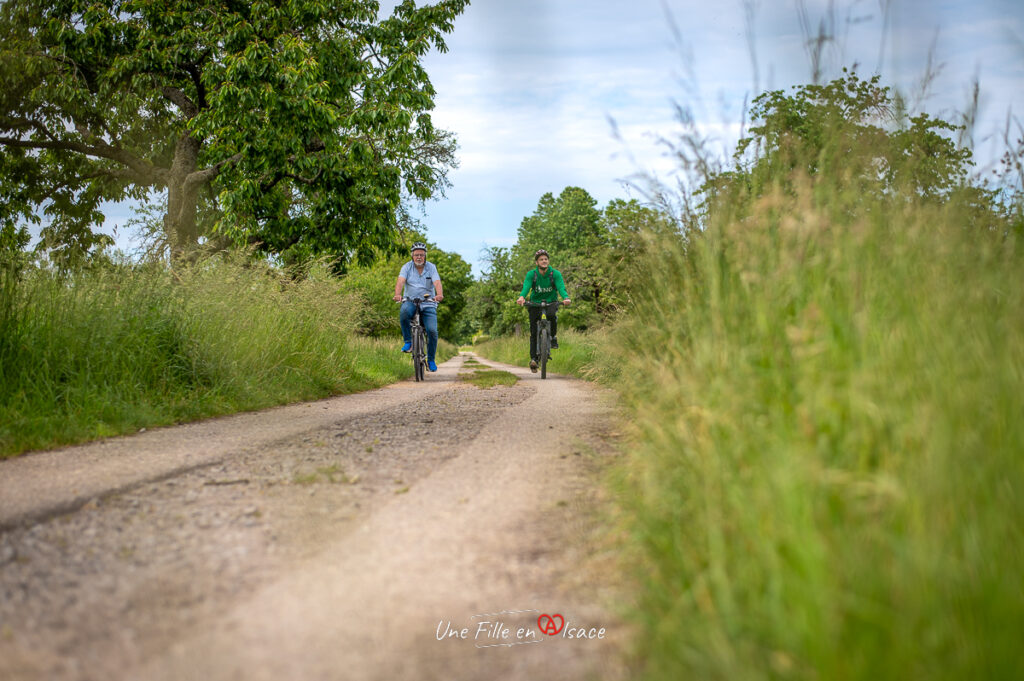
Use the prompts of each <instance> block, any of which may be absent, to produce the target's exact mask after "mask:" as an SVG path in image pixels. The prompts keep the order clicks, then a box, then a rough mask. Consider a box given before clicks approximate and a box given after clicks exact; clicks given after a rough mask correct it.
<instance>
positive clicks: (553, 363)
mask: <svg viewBox="0 0 1024 681" xmlns="http://www.w3.org/2000/svg"><path fill="white" fill-rule="evenodd" d="M607 340H608V335H607V333H605V332H593V333H580V332H577V331H573V330H572V329H562V330H560V331H559V333H558V349H557V350H553V351H552V352H551V359H550V360H549V361H548V371H551V372H554V373H559V374H572V375H573V376H579V377H581V378H591V379H593V378H598V377H607V376H608V375H609V374H610V373H611V372H612V363H611V362H610V361H607V360H608V357H607V356H605V357H604V358H601V359H602V361H600V362H598V361H595V358H598V355H599V352H598V351H599V348H601V347H602V346H603V343H605V342H607ZM472 350H473V352H476V353H477V354H479V355H480V356H481V357H486V358H488V359H493V360H495V361H497V362H504V363H506V364H514V365H516V366H521V367H525V366H529V365H530V337H529V336H522V337H515V336H500V337H497V338H492V339H491V340H488V341H485V342H483V343H479V344H477V345H474V346H473V348H472Z"/></svg>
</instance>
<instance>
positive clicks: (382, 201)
mask: <svg viewBox="0 0 1024 681" xmlns="http://www.w3.org/2000/svg"><path fill="white" fill-rule="evenodd" d="M467 4H468V0H439V1H438V2H437V3H435V4H433V5H427V6H423V7H420V8H417V7H416V4H415V3H414V2H413V0H405V1H404V2H402V3H400V4H399V5H398V7H396V8H395V10H394V13H393V15H392V16H391V17H389V18H387V19H384V20H378V18H377V11H378V3H377V2H376V1H375V0H342V1H340V2H333V3H323V2H318V1H317V0H296V1H294V2H289V3H284V4H280V3H269V4H268V3H265V2H257V3H255V4H249V3H229V4H223V3H211V2H210V1H209V0H185V1H184V2H178V3H174V4H173V5H172V4H168V3H167V2H164V1H163V0H97V1H96V2H90V3H82V2H77V1H69V2H57V3H53V2H43V1H42V0H9V1H8V2H5V3H3V5H2V6H0V44H2V46H3V47H2V49H0V177H2V178H3V183H2V184H0V221H7V220H11V219H15V218H22V219H28V220H33V221H38V220H39V212H40V211H42V212H43V213H45V214H47V215H48V216H49V217H50V218H51V220H50V221H49V222H48V224H47V225H46V226H45V227H44V229H43V243H44V245H45V246H47V247H53V248H58V249H64V250H66V251H67V252H68V253H67V254H66V255H65V256H62V257H64V258H65V259H68V260H73V259H74V258H73V255H72V254H73V253H81V252H83V251H90V250H95V248H96V247H98V246H102V245H103V244H102V243H101V237H98V236H95V235H93V234H92V232H91V230H90V225H94V224H96V223H98V222H100V221H101V220H102V215H101V213H100V210H99V206H100V202H102V201H105V200H122V199H142V198H145V197H146V196H148V195H150V193H151V192H154V191H156V192H159V191H162V190H164V189H166V190H167V192H168V194H167V209H166V215H165V218H164V225H163V226H164V229H165V231H166V237H167V239H168V241H169V242H170V243H171V245H172V246H173V247H174V249H175V250H176V251H183V250H187V249H190V248H194V247H195V245H196V244H197V243H198V242H199V239H200V237H201V236H206V237H210V236H212V235H214V234H221V235H227V236H229V237H231V238H232V239H235V240H237V241H240V242H243V243H258V244H259V245H260V247H261V248H262V249H264V250H266V251H269V252H273V253H284V252H287V251H289V250H292V249H294V250H297V251H298V252H300V253H302V254H308V253H314V254H315V253H330V254H333V255H335V256H336V257H339V258H342V259H348V258H350V257H356V258H359V259H362V260H364V261H366V260H367V259H368V258H369V257H371V256H372V254H373V253H374V252H375V251H376V250H377V249H380V248H386V247H388V246H390V245H391V244H392V242H393V241H394V239H395V236H396V233H395V213H396V210H397V209H398V207H399V204H400V201H401V200H402V196H403V194H404V195H407V196H411V197H413V198H416V199H425V198H428V197H430V196H432V195H434V194H435V193H436V192H438V191H440V190H442V189H443V188H444V186H445V184H446V181H447V180H446V172H447V169H448V168H449V167H451V165H452V164H453V163H454V156H453V153H454V140H453V138H452V137H451V135H450V134H449V133H447V132H445V131H442V130H438V129H436V128H435V127H434V126H433V123H432V120H431V117H430V110H431V109H432V108H433V98H434V94H435V92H434V89H433V87H432V85H431V83H430V80H429V78H428V76H427V73H426V71H425V70H424V68H423V65H422V58H423V57H424V55H426V54H427V52H428V51H429V50H430V49H432V48H437V49H440V50H442V51H443V50H444V49H445V46H444V41H443V35H444V34H445V33H447V32H449V31H451V30H452V26H453V21H454V19H455V17H456V16H457V15H458V14H459V13H461V12H462V10H463V9H464V8H465V6H466V5H467ZM204 215H206V216H208V219H207V220H205V221H204V220H203V219H202V216H204Z"/></svg>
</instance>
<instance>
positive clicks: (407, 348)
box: [402, 341, 412, 352]
mask: <svg viewBox="0 0 1024 681" xmlns="http://www.w3.org/2000/svg"><path fill="white" fill-rule="evenodd" d="M411 351H412V341H409V342H408V343H406V344H405V345H403V346H402V352H411Z"/></svg>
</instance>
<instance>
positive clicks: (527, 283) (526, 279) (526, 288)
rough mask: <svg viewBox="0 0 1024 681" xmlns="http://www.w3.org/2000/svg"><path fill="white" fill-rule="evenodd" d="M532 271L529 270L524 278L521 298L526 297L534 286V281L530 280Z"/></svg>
mask: <svg viewBox="0 0 1024 681" xmlns="http://www.w3.org/2000/svg"><path fill="white" fill-rule="evenodd" d="M530 272H533V270H530ZM530 272H527V273H526V276H525V277H524V278H523V290H522V291H520V292H519V297H520V298H525V297H526V294H528V293H529V292H530V289H531V288H533V282H532V281H531V280H530Z"/></svg>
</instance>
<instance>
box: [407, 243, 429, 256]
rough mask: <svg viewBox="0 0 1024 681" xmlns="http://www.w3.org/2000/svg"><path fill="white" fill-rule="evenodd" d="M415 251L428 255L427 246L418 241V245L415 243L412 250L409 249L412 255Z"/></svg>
mask: <svg viewBox="0 0 1024 681" xmlns="http://www.w3.org/2000/svg"><path fill="white" fill-rule="evenodd" d="M413 251H423V252H424V253H426V252H427V245H426V244H425V243H423V242H422V241H417V242H416V243H414V244H413V245H412V248H410V249H409V252H410V253H412V252H413Z"/></svg>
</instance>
